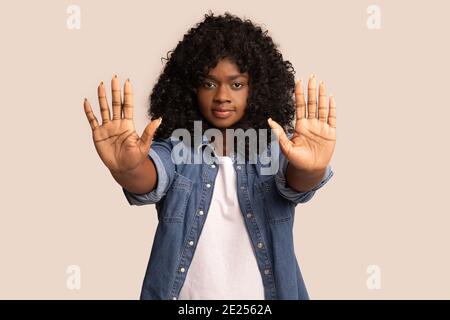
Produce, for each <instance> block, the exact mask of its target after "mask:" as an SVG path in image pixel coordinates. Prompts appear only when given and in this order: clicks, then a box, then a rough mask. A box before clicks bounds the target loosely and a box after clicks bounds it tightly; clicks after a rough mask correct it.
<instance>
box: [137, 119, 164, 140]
mask: <svg viewBox="0 0 450 320" xmlns="http://www.w3.org/2000/svg"><path fill="white" fill-rule="evenodd" d="M161 122H162V117H159V118H158V119H155V120H153V121H151V122H150V123H149V124H148V125H147V127H145V130H144V132H143V133H142V137H141V140H142V143H143V144H144V146H146V147H147V146H148V147H150V144H151V143H152V140H153V135H154V134H155V131H156V129H158V127H159V125H160V124H161Z"/></svg>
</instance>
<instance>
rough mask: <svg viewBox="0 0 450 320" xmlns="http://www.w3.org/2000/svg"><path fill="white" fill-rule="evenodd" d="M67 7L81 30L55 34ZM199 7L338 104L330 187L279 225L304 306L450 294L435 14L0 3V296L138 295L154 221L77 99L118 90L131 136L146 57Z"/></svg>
mask: <svg viewBox="0 0 450 320" xmlns="http://www.w3.org/2000/svg"><path fill="white" fill-rule="evenodd" d="M70 4H77V5H79V6H80V8H81V29H80V30H69V29H68V28H67V27H66V19H67V17H68V14H67V13H66V9H67V7H68V6H69V5H70ZM371 4H377V5H379V6H380V8H381V29H380V30H369V29H368V28H367V26H366V20H367V18H368V14H367V13H366V9H367V7H368V6H369V5H371ZM209 9H211V10H213V11H214V12H215V13H216V14H220V13H224V12H225V11H230V12H231V13H234V14H237V15H239V16H241V17H247V18H250V19H252V20H253V21H254V22H255V23H258V24H261V25H263V26H264V27H265V28H267V29H268V30H269V32H270V34H271V35H272V36H273V38H274V40H275V42H276V43H278V44H279V45H280V49H281V51H282V53H283V55H284V58H285V59H287V60H290V61H291V62H292V63H293V65H294V67H295V69H296V71H297V75H298V76H301V77H304V78H306V77H307V75H309V74H310V73H311V72H314V73H315V74H316V75H317V77H318V78H319V80H322V79H323V80H324V81H325V83H326V85H327V87H328V89H329V92H332V93H334V94H335V96H336V101H337V115H338V122H337V124H338V140H337V146H336V151H335V154H334V157H333V160H332V166H333V169H334V171H335V176H334V177H333V179H332V180H331V181H330V182H329V183H328V184H327V185H326V186H325V187H324V188H323V189H321V190H320V191H318V192H317V193H316V195H315V197H314V198H313V199H312V200H311V201H310V202H308V203H307V204H305V205H301V206H298V207H297V212H296V220H295V236H296V237H295V245H296V252H297V256H298V260H299V262H300V263H301V265H302V270H303V274H304V277H305V281H306V283H307V286H308V289H309V292H310V295H311V298H313V299H335V298H342V299H351V298H361V299H381V298H386V299H393V298H413V299H416V298H425V299H430V298H438V299H442V298H450V273H449V269H450V258H449V253H448V251H449V250H448V244H449V241H450V235H449V234H448V229H449V224H450V217H449V213H450V212H449V201H448V199H449V196H448V190H449V188H448V181H449V178H450V177H449V171H448V163H449V160H450V159H449V158H450V153H449V151H448V146H449V143H448V138H449V131H448V126H449V119H450V117H449V116H450V108H449V107H450V105H449V98H448V85H449V80H448V79H449V71H450V70H449V66H450V63H449V61H448V57H449V56H450V54H449V45H448V40H447V38H448V31H449V30H450V22H449V21H450V20H449V19H448V15H449V12H450V5H449V4H448V2H447V1H414V3H413V2H412V1H363V0H359V1H356V0H355V1H339V2H338V1H331V0H330V1H275V2H274V1H266V2H263V1H231V0H230V1H226V2H222V1H214V2H212V1H178V2H173V1H172V2H170V1H167V2H159V3H157V2H156V1H146V2H144V1H137V0H135V1H81V0H79V1H74V2H72V1H31V0H30V1H8V2H6V1H2V2H1V5H0V24H1V25H0V32H1V47H2V49H1V77H0V81H1V83H0V88H1V92H2V117H1V119H2V125H1V126H0V130H1V137H2V157H1V165H0V168H1V181H2V182H1V199H2V201H1V207H0V212H1V217H0V219H1V220H0V259H1V260H0V298H3V299H11V298H25V299H32V298H43V299H49V298H61V299H80V298H85V299H99V298H106V299H122V298H123V299H136V298H138V297H139V293H140V288H141V284H142V279H143V276H144V273H145V269H146V266H147V260H148V257H149V254H150V249H151V245H152V241H153V235H154V232H155V228H156V222H157V219H156V212H155V209H154V206H143V207H135V206H133V207H131V206H129V205H128V203H127V201H126V199H125V197H124V196H123V194H122V191H121V188H120V186H119V185H118V184H117V183H116V182H115V181H114V180H113V179H112V177H111V176H110V174H109V172H108V170H107V169H106V167H105V166H104V165H103V164H102V162H101V160H100V158H99V157H98V156H97V153H96V151H95V149H94V145H93V143H92V137H91V129H90V127H89V124H88V122H87V120H86V118H85V115H84V111H83V107H82V101H83V98H84V97H85V96H86V97H88V98H89V99H90V101H92V102H93V104H94V107H95V109H94V111H95V112H96V114H97V117H98V118H99V110H98V103H97V99H96V87H97V85H98V83H99V82H100V81H102V80H103V81H105V82H106V83H107V87H108V88H109V87H110V79H111V77H112V75H113V74H114V73H117V74H118V75H119V77H120V80H121V83H123V80H124V79H126V78H127V77H130V79H131V80H132V82H133V84H134V91H135V101H136V108H135V119H136V120H135V124H136V127H137V131H138V132H139V133H141V132H142V130H143V129H144V128H145V125H146V124H147V123H148V119H147V117H146V115H145V113H146V103H147V96H148V94H149V93H150V90H151V88H152V86H153V85H154V83H155V80H156V77H157V75H158V74H159V72H160V71H161V68H162V64H161V60H160V58H161V57H163V56H165V55H166V52H167V51H168V50H170V49H172V48H174V47H175V45H176V44H177V42H178V41H179V40H181V38H182V35H183V34H184V33H185V32H186V31H187V30H188V29H189V28H190V27H191V26H193V25H194V24H195V23H197V22H199V21H200V20H202V19H203V15H204V14H205V13H206V12H207V11H208V10H209ZM69 265H78V266H80V268H81V289H80V290H69V289H68V288H67V286H66V281H67V277H68V275H67V274H66V268H67V266H69ZM369 265H378V266H379V267H380V268H381V289H379V290H369V289H368V287H367V286H366V281H367V279H368V277H369V274H368V273H367V267H368V266H369Z"/></svg>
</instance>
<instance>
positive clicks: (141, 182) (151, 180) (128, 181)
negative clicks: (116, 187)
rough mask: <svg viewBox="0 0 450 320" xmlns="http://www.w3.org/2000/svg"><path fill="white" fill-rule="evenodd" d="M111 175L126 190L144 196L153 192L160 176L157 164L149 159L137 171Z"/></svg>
mask: <svg viewBox="0 0 450 320" xmlns="http://www.w3.org/2000/svg"><path fill="white" fill-rule="evenodd" d="M110 172H111V174H112V176H113V178H114V180H116V181H117V183H118V184H120V185H121V186H122V187H123V188H125V189H126V190H128V191H130V192H132V193H136V194H143V193H148V192H150V191H153V190H154V189H155V188H156V185H157V179H158V174H157V172H156V167H155V164H154V163H153V161H152V160H150V159H149V158H148V157H147V158H146V159H145V160H144V161H142V163H141V164H140V165H139V166H137V167H136V168H135V169H133V170H130V171H126V172H113V171H111V170H110Z"/></svg>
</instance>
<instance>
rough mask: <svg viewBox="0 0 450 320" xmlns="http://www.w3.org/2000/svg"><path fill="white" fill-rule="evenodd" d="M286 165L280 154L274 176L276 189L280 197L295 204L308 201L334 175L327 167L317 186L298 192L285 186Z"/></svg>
mask: <svg viewBox="0 0 450 320" xmlns="http://www.w3.org/2000/svg"><path fill="white" fill-rule="evenodd" d="M288 163H289V162H288V160H287V159H286V157H285V156H284V155H282V154H281V155H280V167H279V170H278V172H277V174H276V175H275V182H276V186H277V188H278V192H279V193H280V194H281V196H283V197H284V198H286V199H288V200H290V201H292V202H294V203H295V204H298V203H304V202H307V201H309V200H310V199H311V198H312V197H313V196H314V194H315V193H316V191H317V190H318V189H320V188H322V187H323V186H324V185H325V183H327V182H328V180H330V179H331V177H332V176H333V174H334V173H333V170H332V169H331V166H330V165H328V166H327V167H326V169H325V174H324V176H323V178H322V180H321V181H320V182H319V184H317V185H316V186H315V187H314V188H312V189H311V190H309V191H305V192H299V191H297V190H295V189H293V188H291V187H290V186H289V185H288V184H287V178H286V170H287V165H288Z"/></svg>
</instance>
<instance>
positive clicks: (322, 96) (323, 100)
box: [318, 81, 327, 122]
mask: <svg viewBox="0 0 450 320" xmlns="http://www.w3.org/2000/svg"><path fill="white" fill-rule="evenodd" d="M318 110H319V121H323V122H327V92H326V89H325V84H324V83H323V81H320V84H319V108H318Z"/></svg>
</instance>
